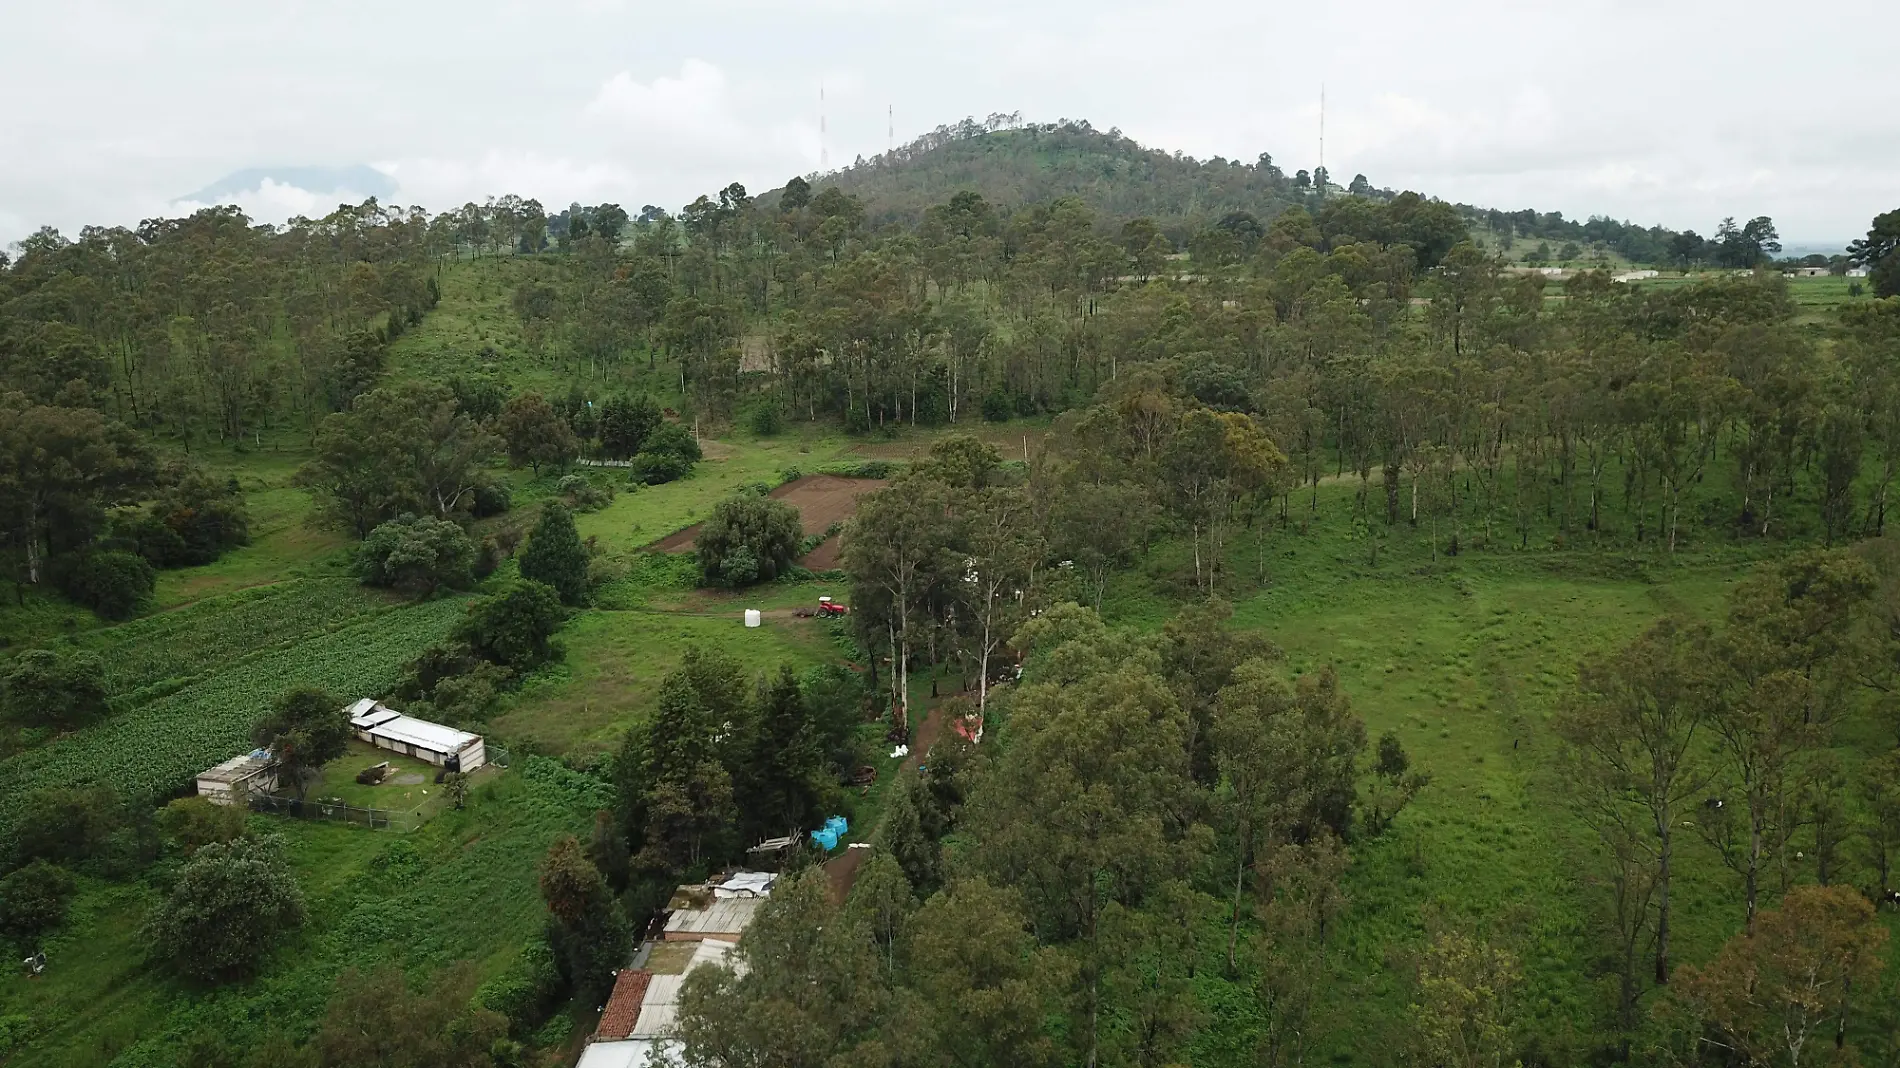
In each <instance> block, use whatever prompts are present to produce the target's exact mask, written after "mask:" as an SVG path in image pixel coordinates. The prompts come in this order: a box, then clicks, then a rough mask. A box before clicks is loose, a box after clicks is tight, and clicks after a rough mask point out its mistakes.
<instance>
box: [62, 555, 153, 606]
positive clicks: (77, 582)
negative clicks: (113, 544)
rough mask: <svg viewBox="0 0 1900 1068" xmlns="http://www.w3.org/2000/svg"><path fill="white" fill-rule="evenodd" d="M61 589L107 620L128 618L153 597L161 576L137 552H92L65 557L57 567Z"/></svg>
mask: <svg viewBox="0 0 1900 1068" xmlns="http://www.w3.org/2000/svg"><path fill="white" fill-rule="evenodd" d="M53 581H54V583H55V584H56V585H58V586H59V588H60V590H61V592H63V593H65V594H66V596H68V597H71V598H72V599H73V600H74V601H77V602H78V603H79V604H82V605H84V606H86V607H87V608H90V609H92V610H93V611H95V612H97V613H99V614H100V615H101V616H104V617H105V618H107V619H126V618H129V617H130V616H131V615H132V613H134V612H136V611H138V609H139V606H140V605H143V604H144V603H145V602H146V600H147V599H148V598H150V597H151V596H152V589H153V587H155V586H156V585H157V583H158V576H157V575H156V574H155V573H154V572H153V571H152V565H151V564H149V563H147V562H146V561H145V558H144V557H142V556H139V555H137V554H135V553H129V552H122V551H117V550H107V551H103V552H102V551H91V552H84V553H79V554H77V555H74V556H69V557H64V558H62V559H61V560H60V561H59V564H58V566H56V567H55V568H54V573H53Z"/></svg>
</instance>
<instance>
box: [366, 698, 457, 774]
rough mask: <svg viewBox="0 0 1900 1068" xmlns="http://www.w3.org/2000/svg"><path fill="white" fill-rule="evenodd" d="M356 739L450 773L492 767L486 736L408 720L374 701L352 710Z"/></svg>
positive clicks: (423, 720)
mask: <svg viewBox="0 0 1900 1068" xmlns="http://www.w3.org/2000/svg"><path fill="white" fill-rule="evenodd" d="M350 726H352V727H354V728H356V736H357V737H358V738H361V739H362V740H364V741H366V742H368V743H369V744H371V745H373V746H376V747H378V748H380V749H387V750H389V751H391V752H394V753H401V754H403V755H404V756H412V757H415V758H416V759H417V760H426V761H428V762H429V763H431V764H436V765H439V766H441V767H442V768H444V769H446V770H448V771H474V770H475V769H476V768H479V767H481V766H482V765H483V764H486V763H488V753H487V750H486V749H484V748H483V745H482V736H481V735H479V734H470V733H468V732H467V731H458V730H456V729H455V728H454V727H444V726H443V725H442V724H440V723H431V722H429V721H428V720H426V719H417V718H415V717H414V716H405V715H403V714H402V713H400V712H398V711H396V710H395V709H393V708H390V707H389V706H387V705H384V704H381V703H379V702H377V701H374V700H372V699H370V698H367V697H365V698H363V699H362V700H361V701H358V702H356V703H355V704H353V705H351V706H350Z"/></svg>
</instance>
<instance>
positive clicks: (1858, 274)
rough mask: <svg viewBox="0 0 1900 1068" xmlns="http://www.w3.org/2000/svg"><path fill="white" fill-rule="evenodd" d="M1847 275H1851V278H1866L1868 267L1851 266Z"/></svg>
mask: <svg viewBox="0 0 1900 1068" xmlns="http://www.w3.org/2000/svg"><path fill="white" fill-rule="evenodd" d="M1847 277H1849V278H1865V277H1867V268H1865V267H1849V268H1848V269H1847Z"/></svg>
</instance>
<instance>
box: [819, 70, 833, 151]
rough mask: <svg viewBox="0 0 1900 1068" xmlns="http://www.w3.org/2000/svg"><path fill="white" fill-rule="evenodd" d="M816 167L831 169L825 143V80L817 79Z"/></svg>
mask: <svg viewBox="0 0 1900 1068" xmlns="http://www.w3.org/2000/svg"><path fill="white" fill-rule="evenodd" d="M818 169H819V170H821V171H828V170H830V169H831V152H830V150H829V146H827V145H826V144H825V80H824V79H823V78H820V79H818Z"/></svg>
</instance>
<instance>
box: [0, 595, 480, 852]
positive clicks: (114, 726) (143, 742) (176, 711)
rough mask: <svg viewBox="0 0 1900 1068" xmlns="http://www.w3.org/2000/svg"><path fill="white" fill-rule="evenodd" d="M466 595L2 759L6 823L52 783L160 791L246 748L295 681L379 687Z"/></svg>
mask: <svg viewBox="0 0 1900 1068" xmlns="http://www.w3.org/2000/svg"><path fill="white" fill-rule="evenodd" d="M463 605H464V602H462V601H459V600H443V601H431V602H427V603H424V604H418V605H412V606H409V607H406V608H401V609H395V610H391V611H388V612H383V613H380V614H375V615H371V616H369V617H367V618H365V619H363V620H362V621H360V622H357V623H355V624H353V625H350V626H346V627H342V628H340V629H336V630H332V631H330V632H327V633H321V634H317V635H315V636H312V637H310V638H308V639H306V640H304V641H302V642H299V643H297V644H295V645H293V646H290V647H288V648H275V649H268V650H266V651H263V652H260V653H258V654H256V655H253V656H250V657H248V658H245V659H242V660H240V661H238V662H236V663H233V664H231V665H230V666H229V667H228V668H226V669H225V670H223V671H219V672H217V673H215V674H212V675H209V676H207V677H206V678H203V679H201V680H199V681H196V682H193V683H191V684H189V685H186V686H184V687H183V688H181V689H179V690H177V691H176V692H173V693H170V694H167V695H166V696H163V697H159V698H157V699H154V700H151V701H148V702H145V703H143V704H140V705H139V706H138V707H136V708H133V709H131V710H129V711H126V712H123V713H121V714H119V715H116V716H114V717H113V718H112V719H110V720H108V721H106V722H105V723H102V724H100V725H98V726H96V727H91V728H88V729H86V730H83V731H79V732H76V733H74V734H69V735H65V736H63V737H60V738H57V739H55V740H53V741H51V742H49V743H47V744H46V745H43V746H41V747H39V748H37V749H32V750H29V751H27V752H24V753H20V754H18V755H16V756H13V757H9V758H7V759H6V760H4V761H0V783H5V784H6V788H5V789H4V790H3V791H0V827H6V826H10V825H11V823H12V821H13V819H14V816H15V810H16V809H17V808H18V807H19V805H20V804H21V801H22V799H23V798H25V797H27V796H28V795H30V794H32V793H34V792H35V791H37V790H41V789H45V788H48V787H59V786H74V785H84V784H91V783H100V784H104V785H108V786H111V787H112V788H113V789H115V790H117V791H118V792H119V793H120V794H121V795H122V796H126V797H156V796H161V795H163V794H165V793H168V792H170V791H172V790H175V789H177V788H178V787H180V786H182V785H183V784H184V783H186V782H187V781H188V780H189V779H190V778H191V777H192V776H193V775H195V774H197V773H198V772H199V771H201V770H203V769H204V768H207V767H210V766H211V765H213V764H216V763H217V762H218V761H220V760H223V759H225V758H226V757H229V756H231V755H233V754H234V753H238V752H241V751H242V750H243V749H244V748H246V747H247V746H248V745H249V744H250V731H251V727H252V725H253V724H255V723H256V722H257V719H258V717H259V715H261V714H262V713H263V711H264V710H265V709H266V708H267V707H268V706H269V705H270V703H271V701H272V700H274V699H275V698H276V697H277V696H278V695H279V694H281V693H283V692H284V691H285V690H288V689H290V688H292V687H295V686H320V687H323V688H325V689H327V690H329V691H331V692H332V693H334V694H336V695H337V696H338V697H340V698H353V697H356V696H360V695H363V694H376V693H379V692H381V691H382V690H383V689H386V688H387V687H388V686H389V685H390V684H391V683H393V682H394V681H395V678H396V675H397V674H398V672H399V671H400V670H401V668H402V665H403V664H405V663H407V662H408V661H410V660H412V659H414V658H415V656H416V654H417V653H419V652H421V651H422V649H423V648H424V647H426V646H427V645H429V644H430V643H432V642H436V641H440V640H441V639H443V638H444V637H446V636H447V635H448V633H449V631H450V630H452V629H453V628H454V626H455V623H456V621H457V620H458V619H460V618H461V616H462V613H463Z"/></svg>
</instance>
